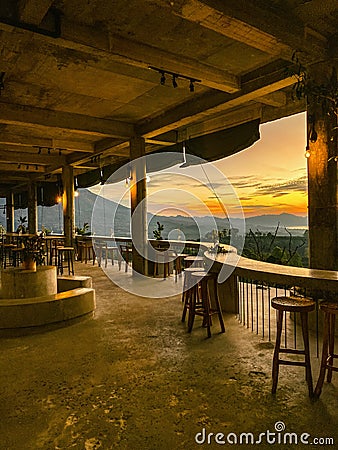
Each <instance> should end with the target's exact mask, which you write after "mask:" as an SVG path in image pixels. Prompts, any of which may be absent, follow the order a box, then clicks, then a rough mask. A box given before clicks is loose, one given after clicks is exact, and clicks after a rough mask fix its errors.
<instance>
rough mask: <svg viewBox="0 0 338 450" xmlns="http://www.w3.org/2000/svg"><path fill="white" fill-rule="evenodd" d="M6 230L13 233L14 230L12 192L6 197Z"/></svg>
mask: <svg viewBox="0 0 338 450" xmlns="http://www.w3.org/2000/svg"><path fill="white" fill-rule="evenodd" d="M6 230H7V231H8V232H9V233H13V232H14V231H15V230H14V194H13V192H10V193H9V194H7V195H6Z"/></svg>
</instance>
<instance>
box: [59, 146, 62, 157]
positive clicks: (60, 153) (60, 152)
mask: <svg viewBox="0 0 338 450" xmlns="http://www.w3.org/2000/svg"><path fill="white" fill-rule="evenodd" d="M61 155H62V150H61V148H59V156H61Z"/></svg>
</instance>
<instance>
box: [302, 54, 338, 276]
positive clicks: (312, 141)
mask: <svg viewBox="0 0 338 450" xmlns="http://www.w3.org/2000/svg"><path fill="white" fill-rule="evenodd" d="M331 73H332V64H330V63H325V64H321V65H320V66H316V67H315V68H312V70H311V78H312V79H313V80H314V82H315V83H316V84H327V83H328V80H329V79H330V76H331ZM336 127H337V116H336V115H335V114H334V113H330V114H328V112H327V111H325V110H324V111H323V108H322V104H321V103H318V102H315V101H311V98H309V106H308V113H307V131H308V150H309V157H308V216H309V260H310V261H309V263H310V267H311V268H314V269H327V270H338V265H337V261H338V251H337V250H338V242H337V240H338V226H337V219H338V207H337V161H336V157H337V155H338V146H337V129H336Z"/></svg>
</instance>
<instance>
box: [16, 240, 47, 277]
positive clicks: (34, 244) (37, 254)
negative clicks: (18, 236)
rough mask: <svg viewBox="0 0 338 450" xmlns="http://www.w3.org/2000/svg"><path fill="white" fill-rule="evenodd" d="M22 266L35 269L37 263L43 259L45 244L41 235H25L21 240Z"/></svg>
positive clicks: (42, 261) (39, 263) (26, 268)
mask: <svg viewBox="0 0 338 450" xmlns="http://www.w3.org/2000/svg"><path fill="white" fill-rule="evenodd" d="M21 248H22V254H21V255H22V267H23V268H24V269H25V270H36V266H37V265H42V264H43V263H44V261H45V245H44V241H43V237H42V236H32V237H25V238H24V239H23V240H22V242H21Z"/></svg>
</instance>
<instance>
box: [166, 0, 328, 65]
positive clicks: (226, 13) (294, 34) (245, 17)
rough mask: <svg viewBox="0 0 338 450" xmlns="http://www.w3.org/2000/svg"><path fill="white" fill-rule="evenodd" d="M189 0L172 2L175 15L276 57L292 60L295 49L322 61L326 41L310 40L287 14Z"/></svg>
mask: <svg viewBox="0 0 338 450" xmlns="http://www.w3.org/2000/svg"><path fill="white" fill-rule="evenodd" d="M231 3H232V2H224V1H220V0H186V1H184V2H178V3H177V2H171V7H172V11H173V13H174V14H176V15H178V16H179V17H182V18H184V19H186V20H189V21H191V22H195V23H198V24H200V25H202V26H203V27H205V28H208V29H210V30H213V31H215V32H216V33H219V34H222V35H223V36H227V37H230V38H231V39H235V40H237V41H239V42H242V43H244V44H246V45H249V46H251V47H254V48H257V49H259V50H261V51H263V52H265V53H268V54H269V55H272V56H278V57H282V58H285V59H290V57H291V55H292V53H293V52H294V50H295V49H297V50H299V51H301V52H304V53H305V54H306V55H307V56H308V57H310V58H312V59H313V58H322V57H323V54H324V53H325V51H326V42H325V38H324V41H323V37H321V39H313V36H311V40H307V39H306V37H307V36H306V33H305V27H304V24H303V23H301V22H300V20H299V19H297V17H296V16H291V15H287V14H286V13H285V12H284V11H282V10H281V11H278V13H277V12H274V11H272V9H271V8H270V9H267V8H266V9H263V8H261V7H259V5H257V2H254V1H253V0H237V1H236V2H234V5H232V4H231Z"/></svg>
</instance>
